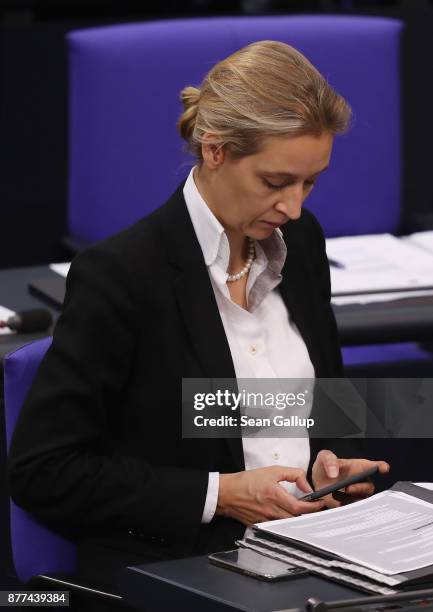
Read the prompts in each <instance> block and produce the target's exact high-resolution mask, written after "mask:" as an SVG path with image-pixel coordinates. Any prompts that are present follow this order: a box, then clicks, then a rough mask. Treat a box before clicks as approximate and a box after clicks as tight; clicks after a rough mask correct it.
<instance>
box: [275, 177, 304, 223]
mask: <svg viewBox="0 0 433 612" xmlns="http://www.w3.org/2000/svg"><path fill="white" fill-rule="evenodd" d="M303 201H304V193H303V190H302V186H300V187H298V186H296V185H291V186H290V188H287V189H286V190H285V191H283V192H281V196H280V200H279V201H278V203H277V204H276V205H275V209H276V210H277V211H278V212H280V213H283V214H284V215H285V216H286V217H288V218H289V219H292V220H293V221H294V220H296V219H299V217H300V216H301V210H302V203H303Z"/></svg>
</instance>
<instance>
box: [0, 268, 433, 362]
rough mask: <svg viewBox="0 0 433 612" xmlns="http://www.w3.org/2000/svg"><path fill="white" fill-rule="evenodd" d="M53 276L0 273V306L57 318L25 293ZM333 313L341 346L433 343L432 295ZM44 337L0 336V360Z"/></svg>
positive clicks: (45, 271) (36, 271)
mask: <svg viewBox="0 0 433 612" xmlns="http://www.w3.org/2000/svg"><path fill="white" fill-rule="evenodd" d="M53 276H55V277H56V276H57V275H56V273H55V272H52V271H51V270H50V269H49V267H48V266H35V267H30V268H11V269H9V270H0V304H1V305H2V306H6V307H7V308H10V309H11V310H23V309H26V308H40V307H41V306H45V307H47V308H49V309H50V310H51V312H52V313H53V316H54V317H57V316H58V314H59V311H56V310H55V309H52V308H51V307H50V306H48V305H47V304H45V303H44V302H42V301H41V300H39V299H38V298H36V297H33V296H32V295H30V293H29V291H28V283H29V281H31V280H34V279H36V278H49V277H53ZM334 311H335V314H336V318H337V324H338V329H339V333H340V340H341V343H342V344H343V345H344V346H350V345H356V344H369V343H371V344H376V343H377V344H378V343H382V342H426V341H430V340H433V296H432V297H420V298H412V299H405V300H399V301H396V302H379V303H375V304H366V305H356V304H351V305H347V306H336V307H334ZM43 335H44V334H31V335H28V334H26V335H19V336H18V335H16V336H0V360H1V359H2V357H3V356H4V355H5V354H6V353H7V352H9V351H12V350H14V349H15V348H18V347H19V346H21V345H23V344H25V343H26V342H30V341H31V340H34V339H36V338H41V337H42V336H43Z"/></svg>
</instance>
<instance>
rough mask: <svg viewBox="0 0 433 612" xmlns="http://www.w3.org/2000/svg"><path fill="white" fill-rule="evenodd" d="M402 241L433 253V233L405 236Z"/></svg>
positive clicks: (417, 233) (416, 233)
mask: <svg viewBox="0 0 433 612" xmlns="http://www.w3.org/2000/svg"><path fill="white" fill-rule="evenodd" d="M402 240H404V241H406V242H408V243H409V244H414V245H416V246H418V247H421V248H422V249H426V250H427V251H430V252H433V232H415V234H411V235H410V236H403V238H402Z"/></svg>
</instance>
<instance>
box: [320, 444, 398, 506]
mask: <svg viewBox="0 0 433 612" xmlns="http://www.w3.org/2000/svg"><path fill="white" fill-rule="evenodd" d="M375 465H377V467H378V469H379V472H380V473H381V474H386V473H387V472H389V469H390V468H389V464H388V463H386V461H369V460H368V459H339V458H338V457H336V455H334V453H333V452H331V451H330V450H321V451H320V452H319V453H318V454H317V457H316V461H315V462H314V465H313V472H312V477H313V484H314V488H315V490H316V491H317V490H318V489H322V488H323V487H326V486H328V485H330V484H332V483H334V482H337V481H338V480H341V479H342V478H346V477H347V476H352V475H353V474H357V473H359V472H362V471H364V470H368V468H371V467H373V466H375ZM344 493H345V494H346V495H347V496H350V498H351V499H350V501H356V500H357V499H362V498H364V497H368V496H369V495H372V494H373V493H374V484H373V483H372V482H369V481H365V482H359V483H356V484H352V485H349V486H348V487H346V488H345V489H344ZM323 499H324V501H325V502H326V506H327V507H328V508H336V507H338V506H341V502H339V501H337V500H336V499H334V498H333V497H332V495H327V496H326V497H324V498H323Z"/></svg>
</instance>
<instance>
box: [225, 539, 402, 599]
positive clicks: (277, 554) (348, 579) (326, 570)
mask: <svg viewBox="0 0 433 612" xmlns="http://www.w3.org/2000/svg"><path fill="white" fill-rule="evenodd" d="M237 544H239V545H241V546H243V547H244V548H250V549H251V550H255V551H256V552H258V553H260V554H261V555H265V556H269V557H271V558H272V559H278V560H279V561H285V562H287V561H289V562H290V563H291V564H292V565H297V566H298V567H303V568H305V569H307V570H309V571H311V572H314V573H316V574H319V575H321V576H323V577H324V578H331V579H334V580H337V581H338V582H343V583H346V584H348V585H350V586H355V587H359V588H361V589H367V590H369V591H372V592H373V593H379V594H380V595H393V594H394V593H398V591H396V590H395V589H392V588H389V587H388V586H380V585H379V584H376V583H374V582H370V581H367V580H363V579H362V578H355V577H354V576H351V575H350V574H347V573H345V572H341V571H338V569H337V570H336V569H334V568H330V567H327V566H323V565H322V564H317V563H312V562H311V560H310V559H307V556H304V557H303V558H300V557H295V556H292V555H290V554H288V553H287V552H283V551H277V550H272V551H267V552H265V551H264V549H263V547H261V546H259V545H255V544H253V543H252V542H248V541H242V542H237Z"/></svg>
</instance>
